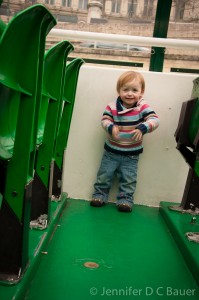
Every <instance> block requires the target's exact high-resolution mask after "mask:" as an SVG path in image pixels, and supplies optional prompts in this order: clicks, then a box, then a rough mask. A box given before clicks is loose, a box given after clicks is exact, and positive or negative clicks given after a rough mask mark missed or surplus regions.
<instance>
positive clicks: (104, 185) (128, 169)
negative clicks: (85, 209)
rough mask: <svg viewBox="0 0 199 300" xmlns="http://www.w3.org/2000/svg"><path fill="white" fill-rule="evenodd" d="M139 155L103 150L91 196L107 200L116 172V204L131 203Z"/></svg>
mask: <svg viewBox="0 0 199 300" xmlns="http://www.w3.org/2000/svg"><path fill="white" fill-rule="evenodd" d="M138 160H139V155H134V156H126V155H120V154H114V153H111V152H108V151H106V150H105V151H104V154H103V157H102V161H101V165H100V168H99V171H98V173H97V181H96V183H95V184H94V189H95V191H94V193H93V198H96V199H101V200H102V201H104V202H107V201H108V195H109V191H110V188H111V184H112V180H113V177H114V175H115V174H116V175H117V176H118V178H119V187H118V194H117V204H122V203H128V204H130V205H132V204H133V195H134V192H135V188H136V183H137V167H138Z"/></svg>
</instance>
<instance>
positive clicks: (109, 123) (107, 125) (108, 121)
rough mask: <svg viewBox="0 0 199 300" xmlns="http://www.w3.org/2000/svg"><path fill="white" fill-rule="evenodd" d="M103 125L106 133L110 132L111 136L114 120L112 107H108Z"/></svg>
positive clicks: (103, 118) (103, 117) (102, 121)
mask: <svg viewBox="0 0 199 300" xmlns="http://www.w3.org/2000/svg"><path fill="white" fill-rule="evenodd" d="M101 125H102V128H103V129H104V130H105V131H106V132H108V133H109V134H110V135H111V134H112V130H113V125H114V120H113V114H112V110H111V107H110V105H107V107H106V109H105V111H104V113H103V115H102V120H101Z"/></svg>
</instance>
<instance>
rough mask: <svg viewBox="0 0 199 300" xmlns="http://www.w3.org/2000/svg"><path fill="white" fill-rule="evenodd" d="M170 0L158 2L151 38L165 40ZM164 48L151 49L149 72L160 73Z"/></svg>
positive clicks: (159, 0)
mask: <svg viewBox="0 0 199 300" xmlns="http://www.w3.org/2000/svg"><path fill="white" fill-rule="evenodd" d="M171 5H172V0H158V3H157V10H156V17H155V25H154V30H153V37H156V38H166V37H167V31H168V26H169V18H170V11H171ZM164 53H165V48H164V47H152V49H151V59H150V65H149V71H156V72H162V70H163V64H164Z"/></svg>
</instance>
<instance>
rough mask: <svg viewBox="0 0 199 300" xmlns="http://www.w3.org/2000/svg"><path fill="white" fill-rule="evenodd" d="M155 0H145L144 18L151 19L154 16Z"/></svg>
mask: <svg viewBox="0 0 199 300" xmlns="http://www.w3.org/2000/svg"><path fill="white" fill-rule="evenodd" d="M153 2H154V0H144V12H143V14H144V16H145V17H151V16H152V15H153V6H154V3H153Z"/></svg>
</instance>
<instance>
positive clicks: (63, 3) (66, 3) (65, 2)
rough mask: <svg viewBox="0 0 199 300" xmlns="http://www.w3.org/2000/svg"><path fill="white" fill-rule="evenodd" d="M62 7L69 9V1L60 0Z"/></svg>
mask: <svg viewBox="0 0 199 300" xmlns="http://www.w3.org/2000/svg"><path fill="white" fill-rule="evenodd" d="M62 6H66V7H71V0H62Z"/></svg>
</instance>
